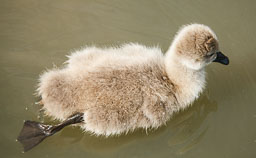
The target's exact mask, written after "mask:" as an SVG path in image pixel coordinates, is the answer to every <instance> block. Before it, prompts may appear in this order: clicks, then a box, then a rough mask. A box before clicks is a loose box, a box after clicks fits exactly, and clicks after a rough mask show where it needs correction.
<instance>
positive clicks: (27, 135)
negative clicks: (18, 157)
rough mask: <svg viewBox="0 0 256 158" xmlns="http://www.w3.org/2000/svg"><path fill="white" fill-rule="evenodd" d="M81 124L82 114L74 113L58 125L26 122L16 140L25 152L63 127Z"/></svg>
mask: <svg viewBox="0 0 256 158" xmlns="http://www.w3.org/2000/svg"><path fill="white" fill-rule="evenodd" d="M81 122H83V113H75V114H74V115H72V116H70V117H69V118H67V119H66V120H65V121H63V122H62V123H60V124H58V125H46V124H43V123H39V122H36V121H30V120H26V121H25V122H24V125H23V128H22V130H21V132H20V134H19V136H18V138H17V140H18V141H19V142H20V143H21V144H22V145H23V148H24V152H26V151H28V150H30V149H32V148H33V147H35V146H36V145H38V144H39V143H41V142H42V141H43V140H44V139H45V138H47V137H49V136H51V135H53V134H55V133H57V132H58V131H60V130H61V129H63V128H64V127H66V126H68V125H71V124H76V123H81Z"/></svg>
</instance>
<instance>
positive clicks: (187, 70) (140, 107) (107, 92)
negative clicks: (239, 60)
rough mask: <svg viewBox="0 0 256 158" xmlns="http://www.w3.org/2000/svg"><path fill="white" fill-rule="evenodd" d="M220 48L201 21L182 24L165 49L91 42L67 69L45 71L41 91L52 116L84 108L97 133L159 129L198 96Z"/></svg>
mask: <svg viewBox="0 0 256 158" xmlns="http://www.w3.org/2000/svg"><path fill="white" fill-rule="evenodd" d="M218 51H219V48H218V42H217V37H216V35H215V34H214V33H213V31H212V30H211V29H210V28H209V27H207V26H205V25H201V24H192V25H188V26H185V27H183V28H182V29H181V30H180V31H179V32H178V33H177V35H176V37H175V39H174V41H173V43H172V45H171V46H170V48H169V50H168V51H167V52H166V53H165V54H164V53H163V52H162V51H161V50H160V49H159V48H158V47H146V46H143V45H140V44H136V43H129V44H124V45H122V46H120V47H110V48H97V47H86V48H84V49H81V50H78V51H76V52H74V53H72V54H71V55H70V56H68V58H69V59H68V60H67V62H66V65H65V67H64V68H62V69H52V70H49V71H47V72H45V73H43V74H42V75H41V76H40V81H39V86H38V95H40V96H41V97H42V102H43V104H44V105H43V109H44V110H45V113H46V114H47V115H49V116H52V117H53V118H55V119H59V120H65V119H67V118H68V117H69V116H70V115H72V114H74V113H77V112H80V113H83V114H84V116H83V118H84V121H83V122H82V123H80V126H81V128H82V129H84V130H85V131H89V132H91V133H94V134H96V135H105V136H109V135H116V134H121V133H127V132H129V131H132V130H134V129H136V128H144V129H148V128H158V127H159V126H161V125H163V124H165V123H166V122H167V121H168V120H169V119H170V118H171V117H172V116H173V114H174V113H175V112H178V111H180V110H183V109H185V108H187V107H188V106H189V105H191V103H192V102H193V101H194V100H195V99H196V98H198V97H199V94H200V92H202V90H203V89H204V87H205V70H204V67H205V66H206V65H208V64H209V63H211V62H212V61H215V60H217V58H218V53H217V52H218ZM219 62H222V63H224V64H225V62H227V61H224V59H222V60H221V61H219Z"/></svg>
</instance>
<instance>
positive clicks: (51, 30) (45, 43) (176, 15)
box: [0, 0, 256, 158]
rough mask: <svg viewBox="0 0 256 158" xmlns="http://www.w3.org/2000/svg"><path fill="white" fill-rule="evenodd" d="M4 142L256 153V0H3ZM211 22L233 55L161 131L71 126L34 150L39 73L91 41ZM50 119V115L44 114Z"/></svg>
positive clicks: (74, 149) (77, 151)
mask: <svg viewBox="0 0 256 158" xmlns="http://www.w3.org/2000/svg"><path fill="white" fill-rule="evenodd" d="M0 2H1V3H0V4H1V5H0V107H1V110H0V123H1V128H0V129H1V130H0V151H1V155H2V156H3V157H13V158H16V157H26V158H30V157H31V158H34V157H37V158H43V157H62V158H70V157H76V158H79V157H90V158H94V157H102V158H103V157H104V158H112V157H122V158H125V157H127V158H143V157H147V158H151V157H152V158H155V157H159V158H167V157H172V158H175V157H182V158H183V157H184V158H186V157H188V158H198V157H202V158H205V157H207V158H216V157H232V158H240V157H243V158H252V157H256V97H255V94H256V71H255V66H256V64H255V60H256V54H255V51H256V45H255V41H256V31H255V28H256V21H255V20H254V19H255V16H256V9H255V6H256V1H252V0H243V1H242V0H240V1H239V0H238V1H232V0H225V1H223V0H216V1H211V0H193V1H190V0H182V1H180V0H108V1H104V0H74V1H70V0H61V1H60V0H57V1H51V0H44V1H39V0H22V1H20V0H12V1H9V0H0ZM192 22H197V23H203V24H206V25H209V26H210V27H211V28H212V29H213V30H214V31H215V32H216V33H217V35H218V38H219V41H220V47H221V50H222V52H223V53H225V54H226V55H227V56H229V58H230V61H231V64H230V65H229V66H223V65H220V64H216V63H215V64H211V65H210V66H208V68H207V72H208V79H207V80H208V85H207V88H206V90H205V92H204V93H203V94H202V95H201V97H200V98H199V99H198V100H197V101H196V102H195V103H194V104H193V105H192V106H191V108H189V109H187V110H186V111H184V112H182V113H179V114H176V115H175V116H174V117H173V119H172V120H170V121H169V122H168V124H167V125H166V126H163V127H161V128H160V129H158V130H155V131H147V132H145V131H143V130H137V131H135V132H134V133H129V134H128V135H122V136H120V137H111V138H107V139H106V138H103V137H95V136H93V135H91V134H89V133H82V131H81V130H80V129H79V128H72V127H68V128H65V129H64V130H63V131H61V132H60V133H58V134H57V135H55V136H53V137H51V138H48V139H47V140H45V141H44V142H43V143H42V144H40V145H39V146H37V147H36V148H34V149H33V150H31V151H30V152H27V153H24V154H23V153H22V152H21V151H22V147H21V145H20V144H19V143H17V142H16V141H15V139H16V137H17V135H18V133H19V131H20V129H21V128H22V124H23V120H25V119H31V120H37V121H38V120H39V119H38V114H39V108H40V107H38V106H37V105H35V104H34V103H35V102H36V101H37V98H36V97H35V96H34V95H33V94H34V92H35V89H36V83H37V79H38V76H39V75H40V73H42V72H43V71H44V70H46V68H52V67H53V65H57V66H61V65H62V63H63V62H64V61H65V60H66V59H67V58H66V57H65V55H67V54H69V53H70V52H71V51H72V50H74V49H78V48H80V47H81V46H85V45H92V44H93V45H97V46H112V45H118V44H122V43H124V42H138V43H141V44H145V45H148V46H152V45H158V46H160V47H161V48H162V50H163V51H166V50H167V48H168V47H169V45H170V43H171V40H172V38H173V36H174V35H175V32H176V31H177V30H178V28H179V27H180V26H181V25H184V24H188V23H192ZM44 121H45V122H51V123H54V122H53V121H50V119H49V118H44Z"/></svg>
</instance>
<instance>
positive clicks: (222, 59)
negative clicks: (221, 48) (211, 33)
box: [213, 52, 229, 65]
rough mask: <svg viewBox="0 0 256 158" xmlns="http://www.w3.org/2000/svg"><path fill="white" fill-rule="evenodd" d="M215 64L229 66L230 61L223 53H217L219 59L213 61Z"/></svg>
mask: <svg viewBox="0 0 256 158" xmlns="http://www.w3.org/2000/svg"><path fill="white" fill-rule="evenodd" d="M213 62H219V63H221V64H224V65H228V64H229V59H228V57H226V56H225V55H224V54H222V53H221V52H217V57H216V59H215V60H213Z"/></svg>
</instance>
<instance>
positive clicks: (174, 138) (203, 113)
mask: <svg viewBox="0 0 256 158" xmlns="http://www.w3.org/2000/svg"><path fill="white" fill-rule="evenodd" d="M216 110H217V103H216V102H215V101H211V100H209V98H208V96H207V94H206V93H204V94H203V95H202V96H201V97H200V98H199V99H198V100H197V101H196V102H195V103H194V105H193V106H191V107H190V108H189V109H187V110H186V111H184V112H181V113H180V114H178V115H177V116H176V117H175V118H173V120H171V121H170V123H169V124H168V125H170V126H172V127H171V128H169V129H170V130H172V131H173V132H174V134H173V135H171V136H170V138H169V139H168V145H169V146H170V147H171V148H174V149H175V151H176V153H178V154H184V153H185V152H187V151H189V150H190V149H192V147H194V145H196V144H197V143H199V141H200V140H201V139H202V137H203V136H204V134H205V133H206V132H207V130H208V126H207V125H204V126H202V124H203V122H204V120H205V119H206V117H207V115H208V114H209V113H210V112H212V111H216Z"/></svg>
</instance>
